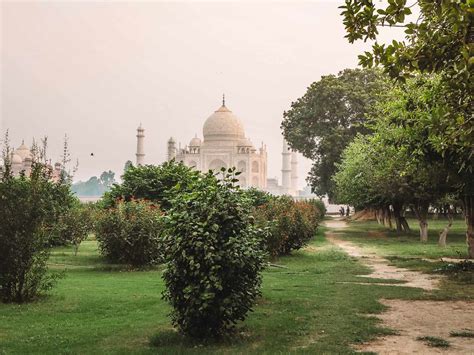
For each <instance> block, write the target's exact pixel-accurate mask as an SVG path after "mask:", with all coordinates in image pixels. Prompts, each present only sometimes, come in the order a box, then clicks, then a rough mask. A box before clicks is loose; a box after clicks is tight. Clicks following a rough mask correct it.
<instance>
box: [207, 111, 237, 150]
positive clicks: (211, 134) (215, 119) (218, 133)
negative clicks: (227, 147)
mask: <svg viewBox="0 0 474 355" xmlns="http://www.w3.org/2000/svg"><path fill="white" fill-rule="evenodd" d="M203 136H204V141H229V140H241V139H244V138H245V133H244V126H243V124H242V122H240V120H239V119H238V117H237V116H235V115H234V114H233V113H232V111H230V110H229V109H228V108H227V107H226V106H225V105H222V106H221V107H220V108H219V109H218V110H217V111H215V112H214V113H213V114H212V115H211V116H210V117H209V118H208V119H207V120H206V122H205V123H204V127H203Z"/></svg>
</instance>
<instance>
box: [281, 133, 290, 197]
mask: <svg viewBox="0 0 474 355" xmlns="http://www.w3.org/2000/svg"><path fill="white" fill-rule="evenodd" d="M281 156H282V167H281V181H282V187H283V193H284V194H289V193H290V189H291V152H290V149H289V148H288V143H287V142H286V140H283V151H282V152H281Z"/></svg>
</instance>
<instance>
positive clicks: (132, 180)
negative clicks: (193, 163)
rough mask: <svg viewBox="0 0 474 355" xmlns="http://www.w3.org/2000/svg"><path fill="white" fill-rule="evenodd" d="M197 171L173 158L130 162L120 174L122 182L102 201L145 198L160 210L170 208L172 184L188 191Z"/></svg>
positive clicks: (104, 202)
mask: <svg viewBox="0 0 474 355" xmlns="http://www.w3.org/2000/svg"><path fill="white" fill-rule="evenodd" d="M198 176H199V172H198V171H196V170H194V169H192V168H190V167H187V166H186V165H184V164H183V163H176V162H175V161H170V162H165V163H163V164H161V165H158V166H154V165H144V166H137V167H135V166H133V165H131V166H130V167H129V168H128V169H127V170H126V171H125V173H124V174H123V176H122V183H121V184H120V185H119V184H114V185H113V186H112V189H111V190H110V191H109V192H107V193H106V194H105V195H104V199H103V204H104V205H105V206H113V205H115V203H116V201H118V200H125V201H130V200H132V199H145V200H149V201H152V202H155V203H158V204H160V206H161V208H162V209H165V210H166V209H168V208H170V199H171V198H173V191H175V190H173V187H174V186H176V185H178V184H179V185H180V188H181V189H182V190H185V191H186V190H187V187H188V186H191V185H192V183H193V181H194V180H195V179H197V177H198Z"/></svg>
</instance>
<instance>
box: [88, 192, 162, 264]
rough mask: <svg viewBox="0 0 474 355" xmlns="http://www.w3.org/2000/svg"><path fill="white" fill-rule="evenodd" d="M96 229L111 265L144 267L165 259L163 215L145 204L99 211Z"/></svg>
mask: <svg viewBox="0 0 474 355" xmlns="http://www.w3.org/2000/svg"><path fill="white" fill-rule="evenodd" d="M95 229H96V238H97V241H98V242H99V249H100V251H101V253H102V254H103V255H104V256H106V257H107V258H108V259H109V260H110V261H112V262H116V263H123V264H129V265H132V266H134V267H142V266H146V265H152V264H157V263H160V262H161V261H162V260H163V249H162V230H163V216H162V212H161V211H160V209H159V208H158V207H156V206H154V205H152V204H150V203H148V202H146V201H138V200H137V201H135V200H133V201H129V202H124V201H121V202H118V203H117V206H116V207H115V208H110V209H107V210H104V211H102V212H99V213H98V214H97V221H96V228H95Z"/></svg>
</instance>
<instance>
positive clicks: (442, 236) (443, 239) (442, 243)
mask: <svg viewBox="0 0 474 355" xmlns="http://www.w3.org/2000/svg"><path fill="white" fill-rule="evenodd" d="M448 220H449V223H448V225H447V226H446V227H444V229H443V230H442V231H441V232H439V240H438V245H439V246H440V247H443V248H446V238H447V236H448V232H449V230H450V229H451V226H452V225H453V215H452V213H451V210H448Z"/></svg>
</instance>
